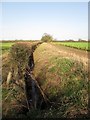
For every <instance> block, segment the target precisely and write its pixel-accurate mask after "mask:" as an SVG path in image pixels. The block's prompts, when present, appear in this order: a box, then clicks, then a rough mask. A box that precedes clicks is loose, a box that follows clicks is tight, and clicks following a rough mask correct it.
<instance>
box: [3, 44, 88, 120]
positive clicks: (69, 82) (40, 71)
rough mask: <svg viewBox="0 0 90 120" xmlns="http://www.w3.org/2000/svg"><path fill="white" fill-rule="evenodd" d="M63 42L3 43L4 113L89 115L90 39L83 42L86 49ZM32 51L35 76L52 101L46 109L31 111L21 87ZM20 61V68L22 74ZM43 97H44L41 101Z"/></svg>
mask: <svg viewBox="0 0 90 120" xmlns="http://www.w3.org/2000/svg"><path fill="white" fill-rule="evenodd" d="M63 43H64V42H63ZM63 43H62V42H53V43H40V42H35V43H30V42H24V43H23V42H22V43H15V44H14V43H12V42H10V43H2V52H3V51H4V52H3V54H2V81H3V82H2V99H3V109H2V110H3V117H14V118H26V119H30V118H62V117H64V118H76V117H81V118H85V117H87V113H88V110H87V109H88V58H87V54H88V51H85V50H88V48H87V43H85V45H84V43H83V46H85V47H83V46H81V47H82V49H84V50H78V49H76V48H70V47H66V46H63V45H61V44H63ZM65 43H66V42H65ZM13 44H14V46H13V47H11V46H12V45H13ZM75 45H76V44H75ZM75 45H74V47H75ZM79 45H81V44H79ZM10 48H11V49H10ZM32 51H33V55H34V64H35V66H34V69H33V71H32V72H33V76H34V78H35V80H36V81H37V83H38V85H39V86H40V88H41V90H42V91H43V94H45V95H46V96H47V98H48V100H49V101H50V105H48V107H47V108H44V109H41V108H40V106H39V108H37V109H34V108H33V109H32V108H31V109H30V110H29V111H28V110H27V104H26V102H25V101H26V96H25V92H24V90H23V89H22V87H23V86H24V84H25V83H24V73H25V68H26V66H27V63H28V59H29V54H30V52H32ZM10 53H11V55H12V57H11V56H10ZM11 58H12V59H11ZM18 65H19V67H20V70H21V74H20V71H19V76H17V74H18ZM11 66H12V67H13V69H14V72H13V80H11V82H10V85H9V87H7V76H8V74H9V72H10V71H11ZM18 77H20V78H18ZM15 81H16V84H15V83H14V82H15ZM38 94H39V93H38ZM40 101H41V98H39V103H40ZM39 103H38V104H39ZM39 105H40V104H39ZM9 106H10V107H9Z"/></svg>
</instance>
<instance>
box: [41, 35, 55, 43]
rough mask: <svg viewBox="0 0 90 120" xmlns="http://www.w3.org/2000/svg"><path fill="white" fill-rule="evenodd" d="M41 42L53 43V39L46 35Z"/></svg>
mask: <svg viewBox="0 0 90 120" xmlns="http://www.w3.org/2000/svg"><path fill="white" fill-rule="evenodd" d="M41 41H43V42H51V41H53V37H52V36H51V35H49V34H47V33H45V34H44V35H43V36H42V38H41Z"/></svg>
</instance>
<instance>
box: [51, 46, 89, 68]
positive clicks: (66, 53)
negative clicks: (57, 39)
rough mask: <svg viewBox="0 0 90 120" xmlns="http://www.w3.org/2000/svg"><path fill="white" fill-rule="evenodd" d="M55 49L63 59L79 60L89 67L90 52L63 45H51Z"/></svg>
mask: <svg viewBox="0 0 90 120" xmlns="http://www.w3.org/2000/svg"><path fill="white" fill-rule="evenodd" d="M49 45H50V46H52V47H53V49H55V50H56V51H57V52H58V53H59V54H60V55H62V56H63V57H67V58H71V59H74V60H78V61H79V62H82V63H83V64H84V65H85V66H86V67H88V60H89V59H90V57H89V56H90V52H88V51H84V50H80V49H75V48H70V47H66V46H63V45H59V46H58V45H55V44H49Z"/></svg>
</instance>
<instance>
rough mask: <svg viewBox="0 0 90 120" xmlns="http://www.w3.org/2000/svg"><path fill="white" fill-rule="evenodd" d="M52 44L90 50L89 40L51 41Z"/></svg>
mask: <svg viewBox="0 0 90 120" xmlns="http://www.w3.org/2000/svg"><path fill="white" fill-rule="evenodd" d="M53 44H57V45H65V46H68V47H73V48H77V49H82V50H87V51H90V42H53Z"/></svg>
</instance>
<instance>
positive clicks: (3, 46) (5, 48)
mask: <svg viewBox="0 0 90 120" xmlns="http://www.w3.org/2000/svg"><path fill="white" fill-rule="evenodd" d="M14 43H15V42H4V43H1V42H0V48H1V49H2V53H4V52H7V51H8V50H9V49H10V47H11V46H12V45H13V44H14Z"/></svg>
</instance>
